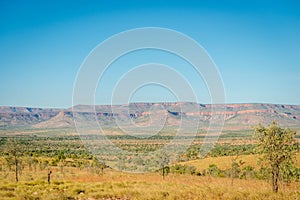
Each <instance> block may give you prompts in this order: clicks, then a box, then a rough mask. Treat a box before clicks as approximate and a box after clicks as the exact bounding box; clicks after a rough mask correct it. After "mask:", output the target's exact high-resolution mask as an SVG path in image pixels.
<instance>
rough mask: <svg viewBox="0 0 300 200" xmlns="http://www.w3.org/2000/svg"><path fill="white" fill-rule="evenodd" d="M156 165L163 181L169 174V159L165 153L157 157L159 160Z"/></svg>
mask: <svg viewBox="0 0 300 200" xmlns="http://www.w3.org/2000/svg"><path fill="white" fill-rule="evenodd" d="M158 162H159V163H158V165H159V172H160V173H161V175H162V177H163V179H165V176H167V175H168V174H169V172H170V167H169V163H170V158H169V156H168V155H167V153H165V152H162V153H160V155H159V160H158Z"/></svg>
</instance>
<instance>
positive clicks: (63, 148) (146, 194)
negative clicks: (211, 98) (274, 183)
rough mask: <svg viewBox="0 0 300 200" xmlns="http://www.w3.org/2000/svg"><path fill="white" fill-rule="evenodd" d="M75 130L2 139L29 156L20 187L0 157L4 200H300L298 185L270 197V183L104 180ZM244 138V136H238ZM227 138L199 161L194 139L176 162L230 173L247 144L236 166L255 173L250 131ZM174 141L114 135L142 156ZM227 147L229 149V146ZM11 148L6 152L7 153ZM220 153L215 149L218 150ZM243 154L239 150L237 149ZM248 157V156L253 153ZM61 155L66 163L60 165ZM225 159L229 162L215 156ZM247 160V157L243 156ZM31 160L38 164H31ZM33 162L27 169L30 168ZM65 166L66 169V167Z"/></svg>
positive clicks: (132, 176)
mask: <svg viewBox="0 0 300 200" xmlns="http://www.w3.org/2000/svg"><path fill="white" fill-rule="evenodd" d="M72 131H73V130H45V131H43V130H33V131H32V130H26V131H23V132H21V133H20V130H13V131H11V132H9V131H5V132H8V134H7V135H6V136H5V134H2V135H3V137H1V138H0V145H1V147H4V145H5V141H6V139H7V138H6V137H10V136H11V135H15V136H17V138H18V139H19V141H20V142H21V143H22V145H23V146H25V150H24V151H25V153H24V155H23V156H22V157H21V160H22V161H23V164H22V170H21V174H20V177H19V182H18V183H17V182H16V181H15V174H14V171H13V168H12V169H10V170H9V168H8V166H7V164H6V155H5V154H4V153H2V154H1V157H0V167H1V168H0V199H10V200H13V199H17V200H23V199H36V200H38V199H41V200H42V199H45V200H52V199H53V200H54V199H55V200H67V199H69V200H72V199H74V200H75V199H78V200H79V199H81V200H93V199H141V200H143V199H153V200H154V199H174V200H175V199H203V200H206V199H208V200H210V199H220V200H221V199H270V200H271V199H282V200H295V199H300V191H299V188H300V183H299V182H292V183H290V184H286V183H284V184H283V183H280V185H279V187H280V188H279V191H280V192H279V193H277V194H275V193H273V192H272V188H271V184H270V183H268V182H267V181H266V180H259V179H253V178H250V179H239V178H235V179H234V182H233V185H232V180H231V178H226V177H214V176H211V175H208V174H207V175H205V176H204V175H201V176H197V175H195V174H194V175H190V174H174V173H170V174H169V175H168V176H166V177H165V178H164V179H163V178H162V176H161V175H160V174H159V173H158V172H151V173H125V172H120V171H117V170H113V169H111V168H106V169H104V174H103V175H102V174H101V173H99V172H97V171H96V169H95V167H94V166H92V161H93V158H92V156H91V155H89V153H88V151H87V150H86V149H85V147H84V145H83V144H82V142H81V140H80V138H78V136H77V135H76V134H73V132H72ZM239 133H240V134H239ZM241 134H242V133H241V132H234V133H226V134H224V135H223V136H222V137H221V138H220V140H219V142H218V143H219V145H220V146H218V150H213V151H212V152H214V153H212V154H211V155H210V156H209V157H206V158H203V159H199V158H198V159H195V157H193V152H195V151H197V148H198V145H200V144H201V141H202V139H203V137H201V134H199V137H198V138H196V139H195V141H194V143H193V145H192V148H191V149H190V150H189V152H190V154H189V155H185V156H184V159H182V160H181V161H178V163H179V164H181V165H188V166H194V167H195V168H196V169H197V170H199V171H201V170H204V169H207V168H208V167H209V165H211V164H215V165H216V166H218V167H219V168H220V169H222V170H226V169H229V168H230V166H231V164H232V159H233V158H234V157H233V155H235V151H234V150H235V149H237V148H236V147H238V146H237V145H243V144H247V145H248V147H247V148H246V150H245V151H242V152H241V155H239V156H238V158H237V160H242V161H244V162H245V163H244V164H243V166H246V165H251V166H253V167H254V168H256V167H257V159H258V156H257V155H255V154H252V153H251V152H252V146H251V145H253V144H254V143H255V141H253V140H252V139H251V134H250V132H249V131H248V132H247V133H246V136H247V137H245V136H243V137H239V135H241ZM170 139H172V137H171V136H168V135H167V134H165V135H161V136H157V137H153V138H150V139H143V140H136V139H133V138H130V137H124V136H121V135H118V134H113V135H111V141H113V142H115V143H116V144H118V145H120V147H123V148H124V149H125V148H126V149H127V148H129V149H131V150H132V151H142V150H145V149H148V150H155V149H157V148H160V147H161V145H163V144H165V143H167V142H168V141H169V140H170ZM228 144H229V145H228ZM5 148H7V147H5ZM216 149H217V148H216ZM238 149H239V148H238ZM249 152H250V153H249ZM61 153H63V156H65V159H63V162H62V160H58V156H59V155H60V154H61ZM218 154H220V155H226V156H217V155H218ZM243 154H245V155H243ZM31 158H33V159H35V160H36V162H33V161H32V160H31ZM29 161H30V162H32V166H31V167H29V165H28V162H29ZM62 163H63V165H62ZM297 166H298V167H300V154H299V153H298V154H297ZM49 170H52V174H51V183H50V184H48V182H47V173H48V171H49Z"/></svg>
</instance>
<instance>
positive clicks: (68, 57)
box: [0, 0, 300, 107]
mask: <svg viewBox="0 0 300 200" xmlns="http://www.w3.org/2000/svg"><path fill="white" fill-rule="evenodd" d="M299 10H300V3H298V1H176V0H173V1H156V0H151V1H125V0H124V1H74V2H73V1H62V2H61V1H55V0H54V1H26V2H25V1H13V0H12V1H10V0H2V1H0V27H1V28H0V91H1V93H0V105H11V106H34V107H70V106H71V105H72V91H73V83H74V81H75V78H76V74H77V72H78V70H79V67H80V65H81V63H82V62H83V60H84V59H85V58H86V56H87V55H88V54H89V52H90V51H91V50H92V49H93V48H94V47H95V46H97V45H98V44H99V43H100V42H102V41H104V40H105V39H107V38H108V37H110V36H112V35H114V34H117V33H119V32H122V31H125V30H128V29H133V28H140V27H164V28H169V29H174V30H176V31H179V32H182V33H184V34H186V35H188V36H189V37H191V38H193V39H195V40H196V41H197V42H198V43H199V44H201V45H202V46H203V47H204V48H205V49H206V50H207V52H208V53H209V54H210V56H211V57H212V59H213V60H214V62H215V63H216V65H217V67H218V69H219V71H220V73H221V75H222V78H223V81H224V87H225V89H226V96H227V102H229V103H243V102H266V103H282V104H300V93H299V92H298V91H299V82H300V57H299V55H300V37H299V35H300V12H299ZM148 53H149V54H147V52H140V53H137V54H136V55H134V56H133V57H132V61H130V60H129V58H131V57H130V55H129V57H128V58H127V61H126V59H125V60H124V63H122V62H121V61H122V60H121V61H120V62H119V63H116V64H115V66H114V68H112V72H111V73H113V74H119V75H122V73H124V71H125V72H126V70H124V68H122V66H123V65H125V64H127V65H128V63H131V62H132V64H134V63H135V62H134V60H135V59H138V61H139V62H138V63H142V62H149V61H151V58H152V57H153V55H155V57H156V58H157V57H159V56H161V57H162V60H164V62H167V63H171V64H173V65H174V66H175V68H177V69H178V70H179V72H180V73H182V74H184V76H186V78H187V79H188V80H189V81H190V82H191V85H192V87H193V89H194V90H195V91H196V95H197V97H198V99H199V102H201V103H209V102H210V99H209V94H208V93H207V91H206V90H205V85H204V81H203V80H202V79H201V78H200V79H199V77H195V75H194V74H193V72H192V71H189V70H186V68H187V67H188V66H185V65H184V63H181V61H178V62H177V60H176V58H170V56H168V55H160V54H159V52H148ZM147 55H148V56H147ZM151 56H152V57H151ZM176 65H177V66H176ZM129 66H130V65H129ZM126 69H129V67H128V68H126ZM111 75H112V74H109V71H108V73H107V77H106V78H105V77H104V79H103V81H106V82H105V84H106V85H107V86H105V87H99V88H98V90H97V94H96V103H97V104H107V103H110V99H109V97H110V96H109V94H110V92H111V89H112V88H113V84H114V81H112V80H110V79H109V77H110V76H111ZM132 100H133V101H173V100H176V99H174V95H172V94H171V93H170V91H167V90H166V89H163V88H159V87H158V86H155V85H153V86H151V85H150V86H147V87H144V88H142V89H140V90H139V91H136V93H135V94H134V96H133V97H132Z"/></svg>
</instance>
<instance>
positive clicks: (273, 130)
mask: <svg viewBox="0 0 300 200" xmlns="http://www.w3.org/2000/svg"><path fill="white" fill-rule="evenodd" d="M255 132H256V135H257V139H258V145H257V149H258V152H259V153H260V154H262V156H261V159H260V164H261V166H262V168H261V169H263V170H265V171H266V174H271V179H272V187H273V191H274V192H277V191H278V179H279V176H280V175H282V176H283V177H285V179H288V180H289V176H290V175H292V177H295V175H296V174H295V175H294V173H297V170H296V169H295V166H294V158H295V155H296V152H297V150H298V144H297V143H296V140H295V135H296V131H292V130H290V129H282V128H280V127H279V126H278V125H277V124H276V123H275V122H273V123H272V124H271V125H269V126H268V127H264V126H262V125H258V126H257V127H256V128H255ZM296 176H299V175H296Z"/></svg>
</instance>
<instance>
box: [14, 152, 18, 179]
mask: <svg viewBox="0 0 300 200" xmlns="http://www.w3.org/2000/svg"><path fill="white" fill-rule="evenodd" d="M15 167H16V169H15V171H16V182H18V181H19V177H18V159H17V156H16V155H15Z"/></svg>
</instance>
